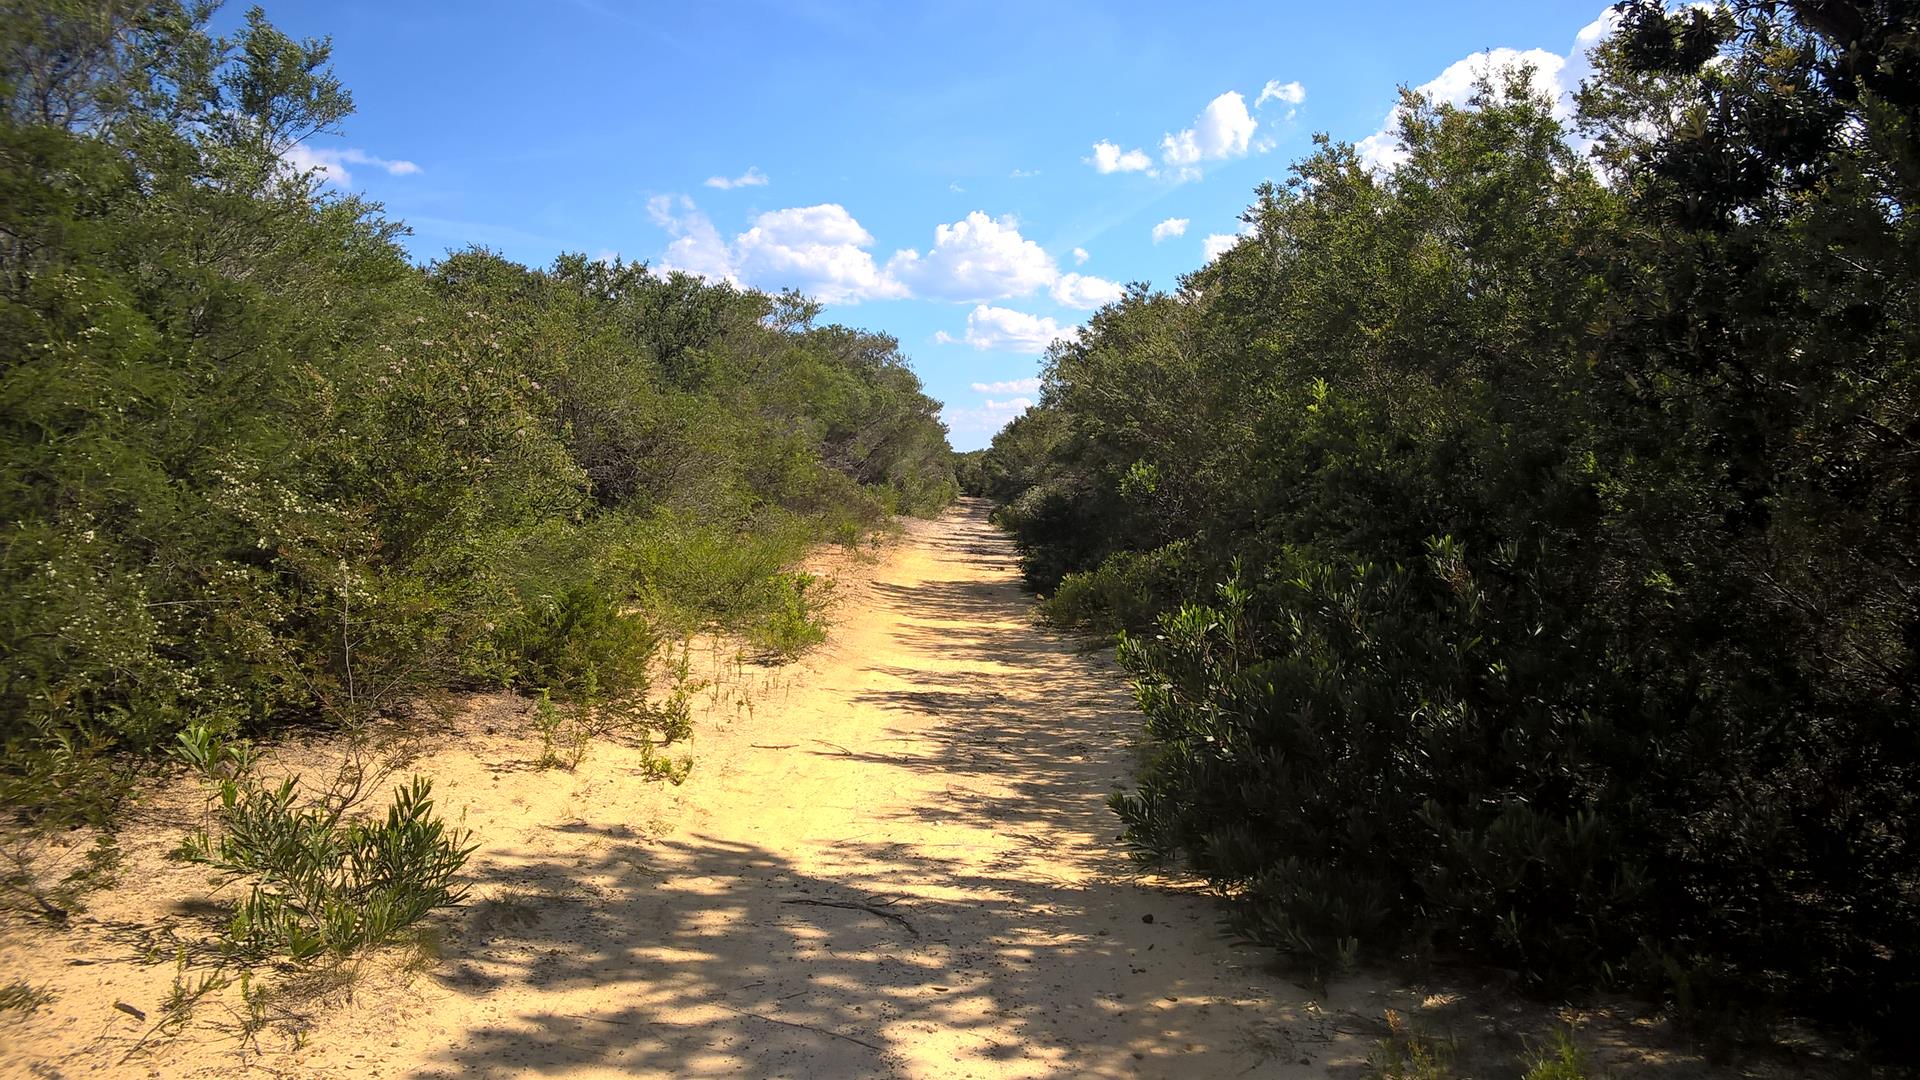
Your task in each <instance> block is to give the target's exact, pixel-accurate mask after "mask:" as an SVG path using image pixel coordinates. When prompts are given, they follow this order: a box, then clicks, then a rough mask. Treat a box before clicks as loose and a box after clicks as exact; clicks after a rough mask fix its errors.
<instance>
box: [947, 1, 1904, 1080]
mask: <svg viewBox="0 0 1920 1080" xmlns="http://www.w3.org/2000/svg"><path fill="white" fill-rule="evenodd" d="M1619 10H1620V12H1621V14H1622V16H1623V22H1622V26H1621V30H1620V32H1619V33H1618V34H1617V35H1616V36H1614V37H1613V38H1611V39H1610V40H1609V41H1608V42H1607V43H1606V44H1605V45H1604V46H1603V48H1602V49H1601V50H1600V51H1599V53H1598V56H1597V60H1598V63H1599V73H1598V75H1597V76H1596V77H1595V78H1594V79H1592V80H1590V81H1589V83H1588V85H1587V88H1586V89H1585V91H1584V93H1583V94H1582V96H1581V98H1580V111H1579V115H1578V116H1577V118H1575V119H1574V120H1571V121H1566V122H1563V121H1561V120H1560V119H1557V118H1556V116H1555V115H1554V113H1553V111H1552V107H1551V103H1550V102H1548V101H1547V100H1545V98H1544V97H1542V96H1541V95H1539V94H1537V93H1536V92H1535V90H1534V87H1533V85H1532V84H1531V83H1530V81H1529V79H1528V77H1527V75H1526V74H1525V73H1524V72H1514V73H1507V74H1505V75H1495V76H1493V77H1491V78H1490V79H1489V80H1488V81H1487V82H1486V83H1485V84H1483V85H1482V86H1481V88H1480V90H1479V92H1478V95H1477V97H1476V98H1475V99H1474V100H1473V101H1472V102H1471V104H1470V105H1468V106H1467V107H1464V108H1454V107H1450V106H1446V105H1436V104H1435V103H1432V102H1430V101H1426V100H1422V99H1420V98H1418V97H1417V96H1412V95H1409V96H1408V97H1407V98H1406V99H1405V100H1404V102H1403V104H1402V111H1401V127H1400V135H1401V140H1402V149H1403V150H1404V156H1403V157H1402V158H1401V159H1399V161H1398V162H1397V163H1396V164H1394V165H1392V167H1391V168H1389V169H1386V170H1384V171H1379V172H1376V171H1374V170H1372V169H1369V168H1368V167H1366V166H1365V165H1364V164H1363V162H1362V161H1361V160H1360V159H1359V157H1358V156H1357V154H1356V151H1355V149H1354V148H1353V147H1351V146H1348V145H1342V144H1336V143H1332V142H1326V141H1323V142H1322V143H1321V144H1320V147H1319V149H1318V151H1317V152H1315V153H1314V154H1313V155H1312V156H1310V157H1309V158H1307V159H1306V160H1303V161H1301V162H1299V163H1298V164H1297V165H1296V166H1295V168H1294V170H1293V173H1292V175H1291V177H1290V178H1289V179H1288V180H1287V181H1286V182H1284V183H1278V184H1273V185H1269V186H1266V187H1263V188H1262V189H1261V190H1260V191H1259V193H1258V199H1257V201H1256V202H1255V203H1254V204H1253V205H1252V206H1251V207H1250V208H1249V209H1248V210H1247V212H1246V216H1245V221H1246V226H1247V227H1246V232H1245V235H1244V237H1243V238H1242V239H1240V241H1239V242H1238V243H1237V244H1236V245H1235V246H1234V247H1232V248H1231V249H1230V250H1228V251H1226V252H1225V253H1224V254H1223V255H1221V256H1220V257H1219V258H1218V260H1217V261H1215V262H1213V263H1212V264H1210V265H1208V266H1206V267H1205V268H1203V269H1201V270H1199V271H1197V272H1195V273H1193V274H1191V275H1189V276H1187V277H1185V278H1184V279H1182V280H1181V282H1180V284H1179V287H1178V288H1177V289H1175V290H1173V291H1171V292H1155V291H1149V290H1146V289H1144V288H1137V289H1135V290H1134V291H1133V292H1131V293H1130V295H1129V296H1127V297H1126V298H1125V299H1124V300H1123V301H1121V302H1119V303H1117V304H1115V305H1113V306H1111V307H1109V308H1107V309H1106V310H1104V311H1102V312H1101V313H1099V314H1098V315H1097V316H1095V318H1094V319H1093V320H1092V322H1091V324H1090V325H1089V327H1088V328H1087V330H1086V332H1085V333H1084V335H1083V336H1082V337H1081V338H1080V339H1079V340H1078V341H1075V342H1071V343H1066V344H1060V345H1056V346H1055V347H1054V349H1053V350H1052V352H1051V353H1050V355H1049V359H1048V362H1047V365H1046V369H1045V372H1044V386H1043V391H1042V398H1041V402H1040V404H1039V405H1038V406H1037V407H1036V408H1034V409H1033V410H1032V411H1031V412H1029V413H1028V414H1026V415H1025V416H1024V417H1022V418H1021V419H1019V420H1017V421H1015V422H1014V423H1013V424H1012V425H1011V426H1009V427H1008V428H1007V429H1006V430H1005V431H1004V432H1003V433H1002V434H1001V435H1000V436H999V437H998V438H997V439H996V440H995V442H994V444H993V447H992V448H991V450H990V451H988V452H987V453H986V454H984V455H980V456H979V457H977V458H968V459H965V460H963V461H962V462H961V475H962V478H963V480H964V482H965V483H966V484H967V486H968V487H969V488H970V489H971V490H974V491H978V492H981V493H985V494H988V495H991V496H993V497H994V498H995V499H997V500H999V502H1000V504H1001V506H1000V509H999V510H998V516H999V520H1000V521H1001V522H1002V523H1003V524H1004V525H1005V527H1006V528H1008V529H1009V530H1011V531H1012V533H1013V534H1014V536H1015V537H1016V538H1017V539H1018V541H1019V543H1020V544H1021V546H1022V548H1023V550H1024V555H1025V567H1026V570H1027V573H1028V575H1029V577H1030V579H1031V581H1032V582H1033V584H1034V585H1035V586H1036V587H1038V588H1039V589H1040V590H1042V591H1043V592H1044V593H1045V594H1047V595H1048V597H1049V599H1048V601H1047V610H1048V613H1049V614H1050V615H1051V617H1052V618H1053V619H1054V620H1055V621H1056V622H1058V623H1060V624H1064V625H1071V626H1079V627H1086V628H1091V629H1096V630H1100V631H1107V632H1112V631H1121V632H1123V633H1124V640H1123V644H1122V646H1121V657H1122V659H1123V661H1124V663H1125V665H1126V667H1127V668H1128V670H1129V671H1130V672H1131V674H1132V676H1133V677H1134V679H1135V680H1137V693H1138V700H1139V703H1140V705H1141V707H1142V708H1143V709H1144V710H1145V712H1146V714H1147V725H1148V728H1147V730H1148V735H1149V741H1148V746H1147V749H1146V752H1145V755H1146V756H1145V761H1144V764H1143V766H1142V769H1141V772H1140V778H1139V785H1138V787H1137V789H1136V790H1133V791H1131V792H1130V793H1128V794H1125V795H1122V796H1119V797H1117V798H1116V799H1115V800H1114V805H1115V807H1116V809H1117V810H1118V811H1119V814H1120V816H1121V817H1122V818H1123V819H1124V820H1125V823H1126V837H1127V840H1128V841H1129V842H1130V843H1131V844H1132V845H1133V846H1134V847H1135V848H1136V849H1137V850H1138V851H1139V853H1140V854H1141V855H1142V856H1143V857H1146V858H1148V859H1152V860H1159V861H1170V862H1175V863H1177V864H1180V865H1183V866H1185V867H1188V868H1191V869H1192V870H1193V871H1195V872H1197V873H1199V874H1201V875H1204V876H1205V877H1206V878H1208V879H1210V880H1211V881H1212V882H1214V883H1215V884H1217V885H1218V886H1219V887H1220V888H1221V889H1223V890H1225V891H1226V892H1227V893H1229V894H1230V895H1232V896H1233V897H1235V898H1236V899H1237V900H1238V902H1239V904H1238V910H1239V911H1240V914H1241V920H1242V925H1243V927H1244V929H1245V931H1246V932H1248V933H1249V934H1251V935H1253V936H1255V937H1257V938H1258V939H1260V940H1263V941H1267V942H1271V943H1274V944H1276V945H1278V946H1280V947H1282V948H1284V949H1286V950H1288V951H1290V952H1292V953H1294V954H1296V955H1298V956H1300V957H1302V958H1304V959H1305V960H1307V961H1308V962H1310V963H1311V964H1313V965H1315V966H1317V967H1318V968H1319V969H1320V970H1322V971H1331V970H1334V969H1336V968H1338V967H1339V966H1340V965H1342V964H1345V963H1348V962H1351V961H1353V960H1355V959H1359V958H1369V957H1370V958H1393V957H1403V956H1413V957H1419V958H1426V959H1430V960H1447V959H1449V958H1466V959H1470V960H1473V961H1476V962H1480V963H1484V964H1487V965H1490V966H1494V967H1497V968H1501V969H1506V970H1509V971H1511V972H1513V973H1515V976H1516V977H1517V978H1518V979H1519V980H1520V981H1521V982H1522V983H1523V984H1525V985H1530V986H1533V987H1536V988H1542V989H1554V990H1564V989H1567V988H1581V987H1590V988H1605V989H1618V990H1625V991H1630V992H1635V993H1643V994H1650V995H1653V996H1655V997H1656V998H1658V999H1659V1000H1661V1001H1664V1002H1667V1003H1669V1004H1670V1005H1671V1006H1672V1007H1673V1008H1674V1009H1675V1010H1676V1011H1677V1012H1678V1013H1679V1014H1681V1015H1683V1016H1685V1017H1688V1018H1691V1019H1695V1020H1707V1021H1714V1022H1716V1023H1717V1024H1718V1025H1719V1026H1720V1027H1721V1029H1722V1030H1728V1029H1730V1030H1733V1031H1736V1032H1737V1031H1740V1030H1750V1029H1760V1028H1764V1027H1766V1026H1767V1025H1768V1024H1770V1023H1772V1022H1773V1021H1775V1020H1777V1019H1779V1018H1781V1017H1782V1016H1797V1017H1801V1018H1810V1019H1812V1020H1813V1021H1815V1022H1817V1023H1818V1024H1820V1025H1822V1026H1824V1027H1825V1028H1826V1029H1827V1030H1828V1031H1830V1032H1834V1033H1837V1034H1838V1035H1839V1036H1840V1037H1842V1038H1844V1039H1845V1040H1847V1041H1849V1042H1857V1043H1858V1044H1860V1045H1870V1046H1873V1047H1875V1048H1877V1052H1878V1053H1880V1054H1882V1055H1884V1056H1886V1057H1888V1058H1892V1059H1894V1060H1901V1059H1904V1060H1908V1061H1911V1060H1913V1059H1914V1056H1915V1053H1916V1043H1915V1041H1914V1038H1915V1037H1914V1027H1913V1024H1912V1017H1913V1014H1914V1010H1915V1008H1916V1006H1920V850H1917V849H1916V848H1915V846H1914V816H1915V812H1916V809H1920V807H1917V806H1916V798H1920V769H1917V768H1916V766H1917V765H1920V727H1917V726H1916V720H1920V700H1917V699H1916V696H1915V695H1916V692H1917V688H1920V669H1917V668H1916V665H1920V547H1917V546H1916V545H1917V544H1920V528H1917V527H1916V526H1917V525H1920V484H1917V483H1916V480H1920V472H1917V471H1916V466H1917V463H1920V400H1917V399H1916V391H1920V379H1917V378H1916V369H1915V361H1914V350H1915V345H1916V326H1920V321H1917V320H1916V311H1915V307H1914V305H1915V302H1916V292H1915V285H1916V280H1917V278H1920V243H1916V240H1917V235H1916V232H1915V227H1914V224H1913V222H1912V221H1911V219H1909V218H1908V217H1907V209H1908V208H1909V207H1910V206H1911V205H1912V203H1913V201H1914V197H1915V195H1916V193H1917V192H1920V126H1916V125H1917V124H1920V48H1917V47H1916V44H1915V43H1916V41H1920V23H1916V21H1915V16H1914V14H1913V13H1912V11H1911V10H1910V8H1909V7H1908V6H1906V5H1895V4H1872V3H1845V2H1835V3H1824V2H1813V0H1809V2H1805V3H1798V2H1796V3H1784V4H1758V3H1735V4H1732V5H1726V6H1722V7H1719V8H1715V9H1708V8H1706V7H1705V6H1692V7H1687V8H1683V9H1679V10H1676V11H1673V12H1671V13H1669V12H1667V11H1665V10H1664V8H1663V6H1662V5H1660V4H1657V3H1652V2H1646V0H1634V2H1629V3H1625V4H1622V5H1620V7H1619ZM1589 148H1590V150H1591V152H1590V153H1588V149H1589ZM1543 1075H1545V1074H1544V1073H1543Z"/></svg>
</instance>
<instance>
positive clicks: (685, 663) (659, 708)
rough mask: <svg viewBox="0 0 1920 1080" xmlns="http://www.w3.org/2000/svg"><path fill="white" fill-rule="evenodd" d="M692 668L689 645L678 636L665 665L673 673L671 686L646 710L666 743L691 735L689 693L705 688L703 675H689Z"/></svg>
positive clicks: (693, 693)
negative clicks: (675, 649) (677, 645)
mask: <svg viewBox="0 0 1920 1080" xmlns="http://www.w3.org/2000/svg"><path fill="white" fill-rule="evenodd" d="M692 669H693V659H692V645H691V643H690V642H689V641H688V640H687V639H685V638H682V639H681V641H680V648H679V651H678V652H676V653H675V654H674V655H673V664H672V666H671V667H670V668H669V669H668V673H669V674H670V675H671V676H672V677H673V690H672V691H671V692H670V693H668V695H667V699H666V700H665V701H663V702H661V703H660V704H658V705H654V706H652V708H651V710H650V711H651V713H652V722H653V725H654V727H655V728H657V729H658V730H659V732H660V735H661V738H663V739H665V740H666V741H667V742H668V743H669V744H671V743H676V742H681V741H683V740H686V739H690V738H692V737H693V695H695V694H697V693H699V692H700V691H702V690H705V689H706V688H707V685H708V683H707V680H705V679H695V678H692V677H691V673H692Z"/></svg>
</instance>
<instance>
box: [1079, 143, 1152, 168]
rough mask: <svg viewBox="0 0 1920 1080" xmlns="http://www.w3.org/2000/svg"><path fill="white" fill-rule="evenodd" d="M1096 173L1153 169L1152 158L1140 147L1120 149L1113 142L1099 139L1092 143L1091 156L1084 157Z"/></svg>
mask: <svg viewBox="0 0 1920 1080" xmlns="http://www.w3.org/2000/svg"><path fill="white" fill-rule="evenodd" d="M1086 161H1087V164H1089V165H1092V166H1093V171H1094V172H1097V173H1117V172H1144V173H1151V172H1152V171H1153V159H1152V158H1150V157H1148V156H1147V153H1146V151H1144V150H1140V149H1133V150H1124V151H1123V150H1121V149H1120V147H1119V146H1118V145H1116V144H1114V143H1110V142H1107V141H1106V140H1104V139H1103V140H1101V141H1100V142H1097V143H1094V144H1093V156H1092V157H1090V158H1087V159H1086Z"/></svg>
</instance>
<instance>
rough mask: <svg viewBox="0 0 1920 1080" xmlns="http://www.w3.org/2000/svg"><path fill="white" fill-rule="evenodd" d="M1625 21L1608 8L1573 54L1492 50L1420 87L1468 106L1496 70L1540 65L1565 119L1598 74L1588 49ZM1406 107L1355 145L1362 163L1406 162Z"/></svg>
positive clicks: (1382, 167) (1578, 38)
mask: <svg viewBox="0 0 1920 1080" xmlns="http://www.w3.org/2000/svg"><path fill="white" fill-rule="evenodd" d="M1619 25H1620V16H1619V13H1617V12H1615V11H1614V10H1613V9H1611V8H1608V9H1606V10H1605V11H1602V12H1601V13H1600V16H1599V17H1598V18H1596V19H1594V20H1593V21H1592V22H1590V23H1588V24H1587V25H1586V26H1584V27H1582V28H1581V29H1580V32H1579V33H1578V34H1576V35H1575V36H1574V42H1573V48H1572V50H1571V51H1570V52H1569V53H1568V54H1567V55H1564V56H1563V55H1561V54H1559V53H1553V52H1548V51H1547V50H1545V49H1524V50H1522V49H1510V48H1505V47H1502V48H1498V49H1486V50H1482V51H1480V52H1476V53H1473V54H1472V55H1470V56H1466V57H1463V58H1461V59H1459V60H1456V61H1454V62H1453V63H1451V64H1449V65H1447V68H1446V70H1445V71H1442V72H1441V73H1440V74H1438V75H1436V76H1434V77H1433V78H1432V79H1429V80H1428V81H1426V82H1424V83H1421V84H1420V85H1419V86H1416V87H1414V91H1415V92H1416V93H1421V94H1425V95H1427V96H1429V97H1431V98H1433V100H1435V101H1436V102H1440V103H1442V104H1448V105H1454V106H1464V105H1465V104H1466V103H1467V101H1468V99H1469V98H1471V97H1472V96H1473V86H1474V83H1475V82H1476V81H1477V80H1479V79H1480V78H1481V77H1482V76H1485V75H1494V74H1498V73H1500V72H1504V71H1507V70H1509V69H1512V68H1515V67H1519V66H1522V65H1527V66H1531V67H1532V68H1533V69H1534V88H1535V89H1536V90H1539V91H1543V92H1545V93H1546V94H1548V95H1549V96H1551V97H1552V98H1553V114H1554V116H1556V117H1558V118H1559V119H1561V120H1567V119H1569V118H1571V117H1572V116H1573V111H1574V105H1573V94H1574V92H1575V91H1576V90H1578V89H1579V88H1580V81H1581V80H1582V79H1585V78H1587V77H1588V76H1590V75H1592V74H1593V64H1592V62H1591V61H1589V60H1588V59H1587V52H1588V50H1590V49H1592V48H1593V47H1594V46H1595V45H1598V44H1599V43H1600V42H1601V41H1603V40H1605V39H1606V38H1607V37H1610V36H1611V35H1612V34H1613V32H1614V31H1615V30H1616V29H1618V27H1619ZM1399 130H1400V107H1399V106H1398V105H1395V106H1394V107H1393V111H1392V112H1390V113H1388V114H1387V119H1386V122H1385V123H1383V124H1382V125H1381V126H1380V130H1378V131H1376V132H1374V133H1373V134H1371V135H1369V136H1367V137H1366V138H1364V139H1361V140H1360V141H1359V142H1357V143H1355V144H1354V149H1355V150H1356V151H1357V152H1358V153H1359V155H1360V160H1361V163H1362V164H1364V165H1366V166H1367V167H1368V168H1370V169H1373V170H1375V171H1377V172H1386V171H1389V170H1391V169H1393V168H1395V167H1396V166H1398V165H1400V164H1401V163H1402V162H1404V161H1406V159H1407V155H1406V151H1404V150H1402V149H1401V148H1400V136H1399Z"/></svg>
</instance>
